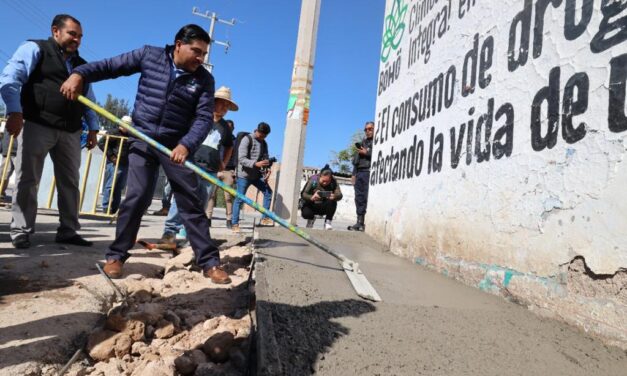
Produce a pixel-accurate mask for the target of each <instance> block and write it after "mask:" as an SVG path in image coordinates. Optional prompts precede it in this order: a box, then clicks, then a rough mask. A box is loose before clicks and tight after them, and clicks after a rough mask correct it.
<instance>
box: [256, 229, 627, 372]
mask: <svg viewBox="0 0 627 376" xmlns="http://www.w3.org/2000/svg"><path fill="white" fill-rule="evenodd" d="M311 234H312V235H313V236H315V237H316V238H317V239H319V240H320V241H322V242H323V243H325V244H327V245H329V246H331V247H332V248H333V249H335V250H337V251H339V252H341V253H344V254H345V255H346V256H348V257H349V258H352V259H354V260H356V261H358V262H359V263H360V266H361V269H362V270H363V271H364V273H365V274H366V276H367V277H368V280H369V281H370V282H371V283H372V285H373V286H374V287H375V288H376V289H377V291H378V292H379V294H380V295H381V297H382V298H383V301H382V302H378V303H372V302H368V301H366V300H362V299H360V298H359V297H358V296H357V295H356V294H355V293H354V290H353V289H352V287H351V285H350V283H349V281H348V278H347V277H346V275H345V273H344V272H343V271H342V270H341V269H340V268H339V264H338V263H337V261H336V260H335V259H334V258H332V257H331V256H329V255H327V254H326V253H324V252H322V251H321V250H318V249H317V248H314V247H313V246H311V245H309V244H308V243H306V242H305V241H304V240H302V239H300V238H299V237H297V236H296V235H293V234H291V233H289V232H287V231H286V230H284V229H281V228H260V229H259V239H258V241H256V248H257V257H256V258H257V264H256V295H257V319H258V323H257V325H258V336H257V346H258V357H259V359H258V373H259V374H260V375H279V374H280V375H311V374H316V375H503V374H508V375H548V374H551V375H591V374H595V375H625V374H626V373H625V372H626V371H625V370H627V352H625V351H624V350H621V349H619V348H614V347H608V346H606V345H604V344H603V343H601V342H600V341H599V340H597V339H595V338H592V337H590V336H588V335H586V334H585V333H582V332H580V331H579V330H577V329H576V328H573V327H570V326H568V325H566V324H563V323H561V322H558V321H555V320H550V319H545V318H541V317H538V316H536V315H534V314H533V313H532V312H530V311H528V310H527V309H526V308H525V307H522V306H519V305H516V304H514V303H511V302H507V301H505V300H503V299H502V298H500V297H496V296H492V295H489V294H486V293H483V292H481V291H480V290H478V289H475V288H472V287H469V286H465V285H462V284H461V283H459V282H456V281H454V280H452V279H449V278H446V277H445V276H442V275H440V274H436V273H434V272H431V271H429V270H427V269H425V268H422V267H420V266H418V265H415V264H412V263H411V262H409V261H407V260H404V259H401V258H398V257H396V256H393V255H391V254H390V253H387V252H385V250H384V248H383V247H382V246H380V245H378V244H377V243H376V241H374V240H373V239H371V238H369V237H368V236H367V235H365V234H363V233H351V232H345V231H344V232H340V231H333V232H329V231H319V230H318V231H317V230H313V231H311Z"/></svg>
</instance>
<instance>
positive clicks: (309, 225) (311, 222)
mask: <svg viewBox="0 0 627 376" xmlns="http://www.w3.org/2000/svg"><path fill="white" fill-rule="evenodd" d="M314 223H316V218H312V219H308V220H307V228H313V227H314Z"/></svg>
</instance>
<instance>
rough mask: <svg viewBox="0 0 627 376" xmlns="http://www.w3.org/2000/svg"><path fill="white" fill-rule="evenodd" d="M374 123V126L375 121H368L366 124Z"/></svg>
mask: <svg viewBox="0 0 627 376" xmlns="http://www.w3.org/2000/svg"><path fill="white" fill-rule="evenodd" d="M368 124H372V125H373V126H374V121H367V122H366V124H365V125H368Z"/></svg>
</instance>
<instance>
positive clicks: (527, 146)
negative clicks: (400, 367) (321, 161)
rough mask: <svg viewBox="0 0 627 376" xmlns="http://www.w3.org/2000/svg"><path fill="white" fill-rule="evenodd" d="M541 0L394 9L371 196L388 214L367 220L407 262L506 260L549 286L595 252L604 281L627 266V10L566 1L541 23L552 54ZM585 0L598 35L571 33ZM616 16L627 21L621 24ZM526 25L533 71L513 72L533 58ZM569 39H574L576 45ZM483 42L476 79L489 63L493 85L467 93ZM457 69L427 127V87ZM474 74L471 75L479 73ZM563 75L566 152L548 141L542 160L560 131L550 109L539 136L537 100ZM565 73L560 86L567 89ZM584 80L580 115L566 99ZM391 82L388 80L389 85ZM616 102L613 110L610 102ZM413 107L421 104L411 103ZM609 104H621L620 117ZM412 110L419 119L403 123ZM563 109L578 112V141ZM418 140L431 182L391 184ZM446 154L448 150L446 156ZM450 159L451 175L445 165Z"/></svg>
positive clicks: (398, 3) (374, 208)
mask: <svg viewBox="0 0 627 376" xmlns="http://www.w3.org/2000/svg"><path fill="white" fill-rule="evenodd" d="M537 2H538V1H524V0H500V1H492V0H476V1H474V5H473V4H472V3H473V1H472V0H439V1H433V0H426V1H425V0H420V1H418V0H387V4H386V16H387V18H386V25H387V26H384V32H385V30H386V28H387V29H390V31H391V32H390V33H388V36H389V38H386V36H385V35H384V38H383V42H384V43H383V49H382V53H386V52H388V50H389V57H388V60H387V62H385V63H384V62H381V64H380V72H381V74H383V72H388V71H390V72H393V74H392V76H393V79H390V80H382V79H381V76H380V84H379V85H380V87H379V95H378V98H377V105H376V117H375V119H376V128H377V130H376V135H375V146H374V154H373V168H372V173H371V177H372V178H371V188H370V196H371V197H377V199H376V200H373V199H371V200H369V206H368V212H369V214H373V213H376V214H375V215H368V216H367V217H366V222H367V230H368V232H369V233H370V234H371V235H373V236H374V237H376V238H379V239H381V240H382V241H383V242H385V243H386V244H388V243H389V244H391V248H392V250H393V251H394V252H396V253H398V254H401V255H404V256H407V257H412V258H413V257H420V258H424V259H427V260H431V261H433V260H436V259H438V258H442V257H446V258H452V259H463V260H467V261H472V262H477V263H486V264H496V265H500V266H503V267H507V268H512V269H515V270H518V271H521V272H525V273H535V274H538V275H544V276H551V275H555V274H556V273H557V272H558V266H559V265H560V264H564V263H567V262H569V261H570V260H571V259H573V257H575V256H577V255H581V256H584V257H585V259H586V261H587V264H588V266H589V267H590V268H591V269H592V270H593V271H594V272H595V273H614V272H616V271H617V270H618V269H619V268H621V267H622V268H626V267H627V193H626V192H627V167H626V166H625V161H624V158H625V156H626V155H627V140H626V137H625V136H626V135H627V121H626V119H625V117H624V116H625V115H624V113H625V105H624V97H625V77H624V76H623V77H619V76H620V75H621V74H624V73H625V69H627V41H625V39H627V30H622V29H620V27H618V29H617V30H613V31H612V30H611V29H612V25H613V23H615V22H617V21H616V20H619V19H623V20H624V18H625V17H627V9H625V8H627V4H626V3H625V2H624V1H623V2H621V1H618V2H611V1H610V2H608V4H609V5H607V6H605V7H604V8H603V9H601V8H602V1H601V0H595V1H588V0H586V1H584V0H577V1H574V0H568V1H567V0H562V1H561V4H560V5H559V6H557V7H555V8H554V7H553V6H552V5H549V6H548V8H547V9H546V13H545V15H544V17H539V19H541V20H543V22H544V25H543V30H539V31H540V33H539V35H540V38H541V40H542V48H541V51H540V50H539V48H538V47H539V43H540V39H539V38H536V37H535V36H534V28H535V27H536V26H537V24H536V18H537V14H539V13H538V8H537V6H536V3H537ZM555 2H556V3H557V1H555ZM423 3H434V5H433V8H431V9H430V10H429V11H428V12H427V13H426V16H425V17H424V19H422V20H419V19H418V18H417V17H416V9H417V7H419V6H420V5H421V4H423ZM469 3H470V5H468V4H469ZM584 3H586V5H585V6H586V7H587V6H588V5H592V7H593V8H592V12H591V13H590V14H591V17H590V19H589V22H587V26H585V25H584V26H585V27H584V28H582V29H581V32H578V31H577V30H576V28H573V27H566V26H565V22H566V21H565V20H566V19H568V18H569V16H570V14H569V12H566V11H565V9H566V8H568V7H570V6H571V5H574V6H575V7H574V9H575V10H576V11H575V13H574V14H575V18H574V20H575V21H574V22H575V23H579V22H581V20H582V19H583V20H584V22H585V20H586V19H587V17H586V16H585V15H582V14H583V13H586V12H583V13H582V7H583V6H584V5H583V4H584ZM603 3H605V1H603ZM525 5H527V6H529V8H528V9H529V12H530V13H529V14H528V16H529V18H526V17H521V16H518V17H519V18H521V19H523V20H524V21H526V20H529V21H530V22H529V23H528V24H527V23H526V22H522V23H523V24H524V27H522V28H521V25H518V29H517V30H518V31H517V33H516V38H515V40H516V44H515V46H514V47H513V48H512V51H511V52H510V51H508V47H509V39H510V30H511V28H512V23H513V20H515V19H516V17H517V15H519V14H521V15H523V13H521V12H522V11H523V8H524V6H525ZM405 6H406V8H404V7H405ZM460 8H461V10H460ZM403 9H404V13H403V12H402V10H403ZM586 9H587V8H586ZM399 10H400V11H399ZM615 10H617V11H618V12H619V14H617V15H616V14H614V11H615ZM392 14H396V15H397V17H396V18H394V17H392ZM586 14H587V13H586ZM610 16H612V17H610ZM621 17H622V18H621ZM393 21H395V22H393ZM432 21H433V22H435V38H433V39H430V42H429V45H430V48H429V50H430V55H429V56H428V59H425V56H426V54H425V53H424V52H425V49H424V47H425V46H426V45H427V44H422V45H421V44H420V43H418V45H419V46H420V47H418V48H422V50H421V51H420V54H419V56H418V58H417V59H416V61H415V62H413V63H410V54H411V53H412V52H413V51H414V48H413V47H412V46H411V42H412V40H415V39H416V38H418V36H419V34H421V33H423V31H424V30H425V29H424V28H425V27H428V25H429V23H430V22H432ZM608 22H609V23H608ZM403 24H404V28H403V27H402V25H403ZM394 25H396V26H398V28H395V27H392V26H394ZM515 29H516V28H515ZM521 29H525V30H526V31H527V32H529V39H530V40H529V46H528V56H527V59H526V63H525V64H524V65H521V66H519V67H517V68H516V69H512V70H511V71H510V68H509V64H510V63H511V62H512V61H518V60H521V58H520V56H521V53H522V52H521V51H522V49H524V48H521V44H520V38H521ZM565 29H566V30H568V32H569V33H570V34H571V39H572V40H567V39H566V37H565ZM394 31H397V32H396V33H394ZM438 31H440V32H442V34H441V36H438ZM427 34H428V33H426V34H425V33H423V35H427ZM475 37H476V38H477V50H476V62H477V67H476V73H475V78H476V77H477V76H478V75H479V71H480V67H481V60H482V58H483V60H484V63H483V66H484V68H486V69H484V70H485V72H484V75H483V77H484V78H488V77H489V81H484V85H483V87H482V86H481V85H480V84H479V82H478V80H475V81H473V80H471V79H467V81H466V82H465V85H466V86H467V87H468V88H473V89H474V91H471V92H470V93H468V95H466V96H464V95H462V88H463V84H464V82H463V72H464V60H465V58H466V56H467V54H468V53H469V51H470V55H471V56H474V55H475V53H474V52H473V47H474V38H475ZM386 40H387V41H388V42H389V43H388V44H389V46H390V47H389V48H386ZM490 40H491V41H492V42H493V43H492V47H490ZM486 41H488V42H486ZM396 44H398V48H397V49H394V48H393V46H394V45H396ZM523 47H524V46H523ZM534 48H535V53H536V55H537V56H534ZM490 50H492V53H490ZM489 56H491V63H490V62H489V60H490V59H489ZM508 57H509V59H508ZM399 60H400V61H399ZM508 60H510V61H508ZM397 61H398V63H396V64H398V66H397V71H396V72H394V64H395V62H397ZM468 61H469V62H472V59H470V60H468ZM612 61H614V67H613V69H612V67H611V62H612ZM450 67H454V68H451V71H452V70H453V69H454V70H455V77H454V80H453V79H452V75H449V85H448V86H449V88H450V90H448V92H447V95H448V96H449V99H450V101H449V102H448V103H447V102H446V100H445V99H443V100H442V105H441V109H436V113H435V114H429V115H430V116H428V117H427V116H424V118H422V117H421V112H422V111H421V110H420V103H421V100H420V95H424V94H425V90H424V88H425V85H426V86H427V91H428V86H429V82H432V81H433V80H434V79H436V78H437V77H438V75H439V74H440V73H443V87H444V88H446V87H447V85H446V81H447V71H449V68H450ZM468 67H469V69H468V72H469V76H470V75H471V74H470V72H471V71H472V64H469V65H468ZM552 69H553V72H554V73H553V78H554V79H553V81H554V83H555V85H553V87H554V88H556V90H559V93H558V94H559V99H557V101H554V102H553V103H554V105H555V108H556V110H557V114H558V117H557V118H556V119H557V123H556V128H555V132H556V135H557V137H556V138H555V144H554V145H553V144H551V145H549V147H538V146H537V145H536V149H538V150H534V146H533V145H534V144H540V143H541V142H537V141H539V139H540V138H541V137H544V136H546V134H547V133H548V128H549V125H548V123H549V122H548V120H547V101H542V102H541V106H540V108H541V111H540V121H541V123H540V127H539V128H538V129H539V132H538V135H535V136H534V135H533V126H532V104H533V103H534V98H535V97H536V95H537V94H538V93H539V92H540V91H541V90H542V89H543V88H544V87H546V86H547V85H549V80H550V77H549V76H550V72H551V71H552ZM558 70H559V82H557V80H556V79H555V78H556V77H557V71H558ZM576 74H579V75H577V76H575V75H576ZM614 76H616V78H612V80H613V82H610V79H611V77H614ZM573 77H574V78H573ZM575 79H578V81H577V83H578V85H579V86H578V89H579V90H577V89H575V90H574V91H573V95H572V98H573V101H574V102H575V103H583V102H584V101H585V99H586V98H587V106H584V105H581V106H582V107H581V111H577V110H576V109H575V110H573V108H572V106H571V107H569V106H568V104H565V103H564V96H565V86H566V85H567V82H569V80H571V83H572V82H574V80H575ZM383 81H388V82H386V83H385V85H383V84H382V83H383ZM586 81H587V82H588V85H587V86H588V87H587V88H586V87H585V86H586V85H585V83H586ZM453 82H454V84H453ZM438 85H439V84H438ZM421 89H423V92H422V94H421ZM610 89H611V90H610ZM444 90H445V91H446V89H444ZM612 90H613V92H612ZM611 93H613V94H611ZM540 94H541V93H540ZM621 96H622V97H621ZM611 97H613V98H614V102H610V99H611ZM492 100H493V101H494V109H493V112H492V114H490V116H488V117H489V118H491V119H492V131H491V135H490V136H489V137H488V139H489V142H490V145H491V146H490V149H489V160H486V161H483V162H481V163H479V162H478V160H477V153H476V150H475V149H476V145H475V141H476V134H475V131H476V129H477V124H478V123H479V121H480V120H479V118H480V116H481V115H482V114H486V112H488V103H489V101H492ZM406 101H407V103H408V106H407V107H404V106H405V105H404V103H405V102H406ZM610 103H613V104H614V106H613V107H612V109H614V110H615V112H613V113H610V107H611V106H610ZM414 105H415V106H416V107H414ZM438 105H439V102H436V106H438ZM447 105H448V106H447ZM405 108H407V109H408V110H407V111H406V112H405V116H402V114H403V112H404V109H405ZM473 109H474V113H473V114H472V115H469V112H471V113H472V111H473ZM508 109H509V110H510V114H511V113H512V112H513V116H512V118H511V119H510V120H511V124H510V128H509V130H510V135H509V137H508V136H506V135H504V134H505V133H504V132H505V130H506V129H508V128H507V127H506V123H507V117H508V115H507V111H506V110H508ZM564 109H566V111H564ZM499 111H501V112H502V114H501V113H499V115H501V116H498V115H497V113H498V112H499ZM564 113H566V114H572V115H573V116H572V122H573V126H572V129H570V138H569V139H568V142H567V140H566V138H568V137H565V136H564V135H565V129H566V130H568V129H567V128H569V127H568V123H567V122H566V123H563V119H564V118H563V115H564ZM400 119H404V120H402V121H401V120H400ZM471 119H472V121H473V123H474V124H473V128H474V130H473V136H474V137H473V140H472V142H471V143H470V146H471V149H470V150H469V151H467V149H466V142H467V137H466V135H463V141H462V143H461V144H460V145H461V150H460V151H459V164H458V165H457V166H454V163H452V162H453V160H454V159H455V158H454V156H455V149H456V148H457V140H458V139H459V134H460V130H461V128H462V124H465V125H464V127H465V128H466V129H468V127H469V125H468V121H469V120H471ZM608 119H609V120H608ZM404 123H407V124H408V126H407V129H403V130H402V131H401V132H400V133H399V131H398V128H399V124H404ZM564 124H566V126H564ZM484 125H485V123H484ZM578 127H581V128H578ZM482 128H483V129H482V133H481V135H480V137H481V139H482V141H481V144H480V145H479V146H480V147H482V148H485V147H486V143H485V141H483V137H484V135H485V126H483V127H482ZM432 132H433V136H432ZM451 132H454V133H453V134H454V136H455V139H454V140H452V137H451V134H452V133H451ZM577 132H581V133H577ZM501 133H503V134H501ZM414 137H415V139H416V140H417V142H421V141H422V143H423V153H424V154H423V159H422V161H421V163H420V166H421V170H420V174H419V176H416V174H415V171H416V169H415V168H414V174H413V177H408V176H407V174H406V175H405V177H404V178H402V177H401V178H399V179H390V177H389V176H388V177H386V175H388V174H389V175H393V173H394V169H395V168H396V167H395V166H396V165H397V163H398V160H397V159H396V158H399V157H400V156H399V157H396V158H393V159H392V160H391V162H390V161H388V164H386V158H388V159H389V156H390V155H395V154H393V153H398V152H399V150H403V149H408V148H410V147H411V146H412V145H413V142H414V141H413V140H414ZM432 137H433V138H434V139H436V141H435V145H433V144H434V140H432ZM438 137H441V142H440V143H438V141H437V138H438ZM507 140H510V141H512V144H511V145H512V148H511V154H510V155H508V154H505V155H502V156H501V157H500V158H496V157H495V155H496V154H495V153H494V151H495V150H497V149H499V145H504V144H506V141H507ZM534 140H535V141H534ZM453 141H454V142H453ZM438 147H441V153H440V154H438V153H437V152H435V151H436V150H437V149H438ZM392 149H393V152H392ZM501 149H502V148H501ZM408 151H409V149H408ZM434 155H435V156H436V157H433V156H434ZM438 155H439V156H438ZM438 158H441V168H435V169H434V168H433V166H434V165H437V163H435V162H434V160H435V161H436V162H437V161H438ZM467 158H468V160H467ZM418 161H419V162H420V159H418ZM414 167H416V166H415V165H414ZM436 167H437V166H436ZM401 170H402V168H400V167H399V171H401ZM405 172H407V169H405ZM401 176H402V173H401Z"/></svg>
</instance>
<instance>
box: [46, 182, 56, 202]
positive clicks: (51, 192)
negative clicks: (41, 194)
mask: <svg viewBox="0 0 627 376" xmlns="http://www.w3.org/2000/svg"><path fill="white" fill-rule="evenodd" d="M55 184H57V179H56V178H55V177H54V175H53V176H52V183H50V192H48V207H47V208H48V209H50V207H52V199H53V198H54V186H55Z"/></svg>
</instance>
